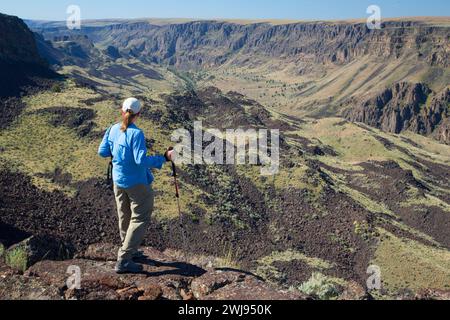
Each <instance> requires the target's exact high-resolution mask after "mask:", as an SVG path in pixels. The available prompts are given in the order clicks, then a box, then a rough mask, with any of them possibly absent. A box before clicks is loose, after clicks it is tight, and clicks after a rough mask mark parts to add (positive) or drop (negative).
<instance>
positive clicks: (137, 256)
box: [133, 250, 145, 260]
mask: <svg viewBox="0 0 450 320" xmlns="http://www.w3.org/2000/svg"><path fill="white" fill-rule="evenodd" d="M142 259H145V253H144V252H143V251H141V250H138V251H136V252H135V253H134V254H133V260H142Z"/></svg>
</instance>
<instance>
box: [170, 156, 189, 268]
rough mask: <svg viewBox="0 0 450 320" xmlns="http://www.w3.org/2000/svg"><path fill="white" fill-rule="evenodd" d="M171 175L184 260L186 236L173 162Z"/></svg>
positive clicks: (175, 168)
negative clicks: (173, 183)
mask: <svg viewBox="0 0 450 320" xmlns="http://www.w3.org/2000/svg"><path fill="white" fill-rule="evenodd" d="M172 174H173V179H174V182H175V196H176V198H177V206H178V216H179V220H180V228H181V239H182V242H183V243H182V246H183V258H184V260H186V234H185V233H184V228H183V213H182V212H181V204H180V187H179V185H178V174H177V167H176V165H175V162H173V161H172Z"/></svg>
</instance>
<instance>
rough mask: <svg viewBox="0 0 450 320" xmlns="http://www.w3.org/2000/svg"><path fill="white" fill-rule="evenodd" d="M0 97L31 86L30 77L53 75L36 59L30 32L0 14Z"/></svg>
mask: <svg viewBox="0 0 450 320" xmlns="http://www.w3.org/2000/svg"><path fill="white" fill-rule="evenodd" d="M0 70H1V73H0V98H1V97H7V96H14V95H17V94H19V93H20V91H21V88H23V87H24V86H27V85H34V84H35V82H36V81H34V80H33V77H52V76H54V74H53V72H51V71H50V70H49V69H48V68H47V64H46V62H45V61H44V60H43V59H42V58H41V57H40V55H39V53H38V49H37V45H36V42H35V38H34V35H33V33H32V32H31V31H30V30H29V29H28V27H27V26H26V24H25V23H24V22H23V21H22V20H20V19H19V18H17V17H13V16H8V15H4V14H0Z"/></svg>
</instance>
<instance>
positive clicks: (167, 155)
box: [164, 147, 174, 162]
mask: <svg viewBox="0 0 450 320" xmlns="http://www.w3.org/2000/svg"><path fill="white" fill-rule="evenodd" d="M173 153H174V150H173V148H172V147H170V148H169V149H168V150H167V151H166V153H165V154H164V157H165V158H166V161H167V162H170V161H173Z"/></svg>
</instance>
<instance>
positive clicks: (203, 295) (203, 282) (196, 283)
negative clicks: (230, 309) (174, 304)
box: [191, 270, 306, 300]
mask: <svg viewBox="0 0 450 320" xmlns="http://www.w3.org/2000/svg"><path fill="white" fill-rule="evenodd" d="M191 289H192V292H193V294H194V296H195V298H196V299H199V300H300V299H303V300H304V299H306V297H305V296H302V295H301V294H300V293H293V292H288V291H283V290H280V289H276V288H273V287H271V286H270V285H269V284H267V283H265V282H264V281H262V280H261V279H260V278H258V277H256V276H254V275H252V274H249V273H244V272H241V271H233V270H229V271H228V270H224V271H223V270H214V271H209V272H207V273H206V274H204V275H203V276H201V277H199V278H196V279H194V280H193V281H192V284H191Z"/></svg>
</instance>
